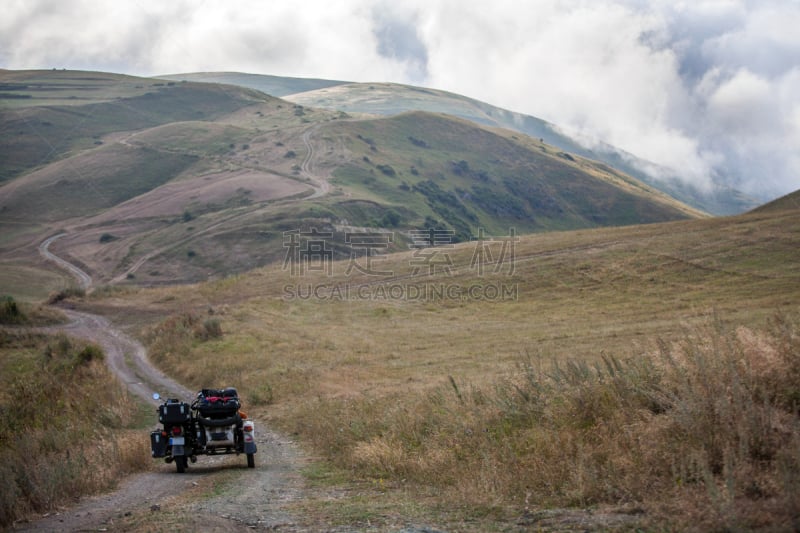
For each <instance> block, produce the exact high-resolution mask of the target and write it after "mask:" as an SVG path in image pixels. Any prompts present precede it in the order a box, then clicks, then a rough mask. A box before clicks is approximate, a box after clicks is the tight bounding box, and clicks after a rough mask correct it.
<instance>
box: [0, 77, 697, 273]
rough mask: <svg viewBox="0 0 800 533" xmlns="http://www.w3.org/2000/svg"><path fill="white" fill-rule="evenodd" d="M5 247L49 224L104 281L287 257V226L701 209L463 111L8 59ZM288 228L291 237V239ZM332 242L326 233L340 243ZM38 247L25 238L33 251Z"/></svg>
mask: <svg viewBox="0 0 800 533" xmlns="http://www.w3.org/2000/svg"><path fill="white" fill-rule="evenodd" d="M2 76H3V79H4V80H5V81H4V82H3V83H4V84H5V88H6V91H7V93H5V94H6V96H7V95H8V94H12V95H14V97H13V98H10V97H8V98H6V99H7V100H8V101H9V102H12V103H13V105H9V106H8V108H7V109H5V110H4V111H3V115H2V122H0V128H2V131H3V132H5V133H4V134H7V135H9V136H10V137H13V140H12V142H10V143H9V145H8V146H4V148H3V150H5V152H4V154H3V155H4V158H3V159H0V161H3V163H2V165H0V167H2V168H0V170H2V172H3V176H4V180H5V181H4V182H3V184H1V185H0V227H2V228H3V236H2V238H0V254H3V255H2V258H3V260H4V261H5V262H6V264H10V265H15V268H17V271H18V272H19V271H20V270H19V268H18V267H19V264H20V261H22V262H23V263H24V262H25V254H28V257H34V256H33V254H34V253H35V244H36V242H37V237H36V235H38V236H39V237H38V240H39V241H40V240H42V239H43V238H44V237H45V236H46V235H47V234H52V232H54V231H61V230H63V229H64V228H67V229H68V233H69V235H68V236H66V237H65V238H63V239H60V240H59V242H58V243H57V245H56V247H57V248H58V249H57V251H59V252H62V253H66V254H68V256H69V257H70V259H72V260H74V261H75V262H77V263H79V264H81V265H83V266H85V267H86V268H87V269H88V270H90V271H91V272H92V274H93V275H94V276H95V277H96V278H97V279H98V280H102V281H106V282H114V283H117V282H122V281H128V282H137V283H166V282H171V281H191V280H201V279H207V278H208V277H209V276H222V275H227V274H230V273H233V272H241V271H244V270H247V269H250V268H254V267H256V266H260V265H264V264H266V263H269V262H272V261H282V260H284V258H285V256H286V254H287V253H288V249H287V244H286V243H287V239H290V238H291V237H287V235H290V233H291V232H295V233H297V234H299V233H309V232H313V231H321V232H324V233H325V234H326V235H329V237H330V239H329V240H330V243H329V244H330V250H326V252H330V253H331V254H332V256H333V257H347V256H348V255H349V253H350V250H349V248H348V247H347V246H346V244H347V242H346V241H347V239H348V238H349V237H348V235H349V234H352V233H353V232H354V231H360V232H368V231H373V232H382V233H383V234H384V235H386V236H387V237H385V238H386V239H387V243H386V244H387V246H388V250H390V251H391V250H395V251H396V250H401V249H404V248H405V247H407V245H408V243H409V240H410V239H411V238H412V237H411V236H410V232H414V231H422V230H429V229H435V230H439V231H441V232H444V234H445V235H446V238H447V239H448V240H449V241H450V242H457V241H463V240H469V239H473V238H477V237H478V236H479V235H480V234H481V233H482V232H484V233H486V234H493V235H501V234H508V233H509V232H512V231H513V232H517V233H525V232H532V231H548V230H554V229H575V228H585V227H597V226H609V225H624V224H640V223H650V222H660V221H667V220H677V219H682V218H692V217H697V216H701V214H700V213H699V212H698V211H696V210H693V209H691V208H688V207H686V206H685V205H683V204H681V203H680V202H677V201H675V200H673V199H672V198H670V197H668V196H666V195H664V194H662V193H659V192H658V191H656V190H655V189H653V188H651V187H649V186H646V185H644V184H642V183H641V182H639V181H637V180H635V179H634V178H631V177H629V176H626V175H624V174H622V173H620V172H617V171H615V170H613V169H611V168H609V167H608V166H606V165H603V164H599V163H596V162H593V161H590V160H586V159H583V158H581V157H579V156H576V155H571V154H569V153H567V152H564V151H561V150H558V149H555V148H554V147H552V146H550V145H548V144H546V143H544V142H542V141H541V140H539V139H534V138H530V137H527V136H524V135H522V134H519V133H517V132H512V131H509V130H504V129H498V128H490V127H488V126H481V125H478V124H476V123H474V122H471V121H466V120H461V119H457V118H454V117H453V116H450V115H443V114H433V113H420V112H417V113H409V114H401V115H397V116H390V117H383V118H377V119H376V118H362V119H358V118H354V117H352V116H349V115H348V114H346V113H343V112H340V111H330V110H324V109H317V108H310V107H306V106H303V105H299V104H293V103H290V102H287V101H284V100H280V99H277V98H274V97H271V96H268V95H266V94H263V93H260V92H257V91H255V90H252V89H246V88H241V87H236V86H230V85H219V84H203V83H194V82H164V81H163V80H154V79H143V78H131V77H127V76H117V75H113V74H101V73H82V72H70V71H52V72H51V71H30V72H10V71H4V72H3V73H2ZM290 244H291V243H290ZM326 244H327V243H326ZM23 250H24V253H23V252H22V251H23Z"/></svg>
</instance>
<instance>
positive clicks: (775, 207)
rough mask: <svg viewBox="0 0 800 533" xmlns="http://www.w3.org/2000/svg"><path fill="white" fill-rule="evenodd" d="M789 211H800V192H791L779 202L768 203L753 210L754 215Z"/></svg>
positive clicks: (779, 199)
mask: <svg viewBox="0 0 800 533" xmlns="http://www.w3.org/2000/svg"><path fill="white" fill-rule="evenodd" d="M787 209H800V190H797V191H794V192H790V193H789V194H787V195H786V196H781V197H780V198H778V199H777V200H773V201H771V202H768V203H766V204H764V205H762V206H759V207H756V208H755V209H753V211H752V212H753V213H765V212H771V211H785V210H787Z"/></svg>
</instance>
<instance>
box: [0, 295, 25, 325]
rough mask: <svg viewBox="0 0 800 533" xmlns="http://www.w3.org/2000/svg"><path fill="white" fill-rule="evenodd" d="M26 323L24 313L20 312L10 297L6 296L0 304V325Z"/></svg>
mask: <svg viewBox="0 0 800 533" xmlns="http://www.w3.org/2000/svg"><path fill="white" fill-rule="evenodd" d="M26 321H27V317H26V316H25V313H23V312H22V309H20V307H19V305H18V304H17V302H16V301H15V300H14V298H13V297H12V296H6V297H4V298H3V299H2V303H0V324H24V323H25V322H26Z"/></svg>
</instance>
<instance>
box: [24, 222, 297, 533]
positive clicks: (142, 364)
mask: <svg viewBox="0 0 800 533" xmlns="http://www.w3.org/2000/svg"><path fill="white" fill-rule="evenodd" d="M62 235H63V234H60V235H56V236H54V237H50V238H49V239H47V240H45V241H44V242H43V243H42V244H41V245H40V247H39V251H40V253H41V255H42V257H44V258H45V259H47V260H49V261H53V262H55V263H56V264H57V265H59V266H60V267H61V268H64V269H66V270H67V271H69V272H70V274H72V275H73V276H74V277H75V278H76V279H78V282H79V283H80V284H81V286H82V287H84V288H89V287H90V286H91V276H89V275H88V274H87V273H86V272H84V271H83V270H81V269H80V268H79V267H77V266H75V265H72V264H71V263H69V262H68V261H66V260H64V259H62V258H60V257H58V256H56V255H55V254H53V253H52V252H50V251H49V246H50V245H51V244H52V243H53V242H54V241H55V240H57V239H58V238H59V237H61V236H62ZM65 313H66V314H67V315H68V316H69V318H70V320H71V322H70V323H69V324H67V325H65V326H59V327H53V328H49V330H50V331H65V332H67V333H69V334H70V335H73V336H76V337H81V338H84V339H88V340H90V341H92V342H95V343H97V344H99V345H100V346H102V347H103V349H104V351H105V353H106V361H107V364H108V366H109V368H110V369H111V370H112V371H113V372H114V374H115V375H116V376H117V377H118V378H119V379H120V380H121V381H122V382H123V383H124V384H125V385H126V386H127V387H128V389H129V390H130V392H131V393H133V394H135V395H136V396H138V397H140V398H142V399H144V400H146V401H148V402H149V403H151V404H152V405H153V408H154V415H153V422H154V427H155V422H156V420H155V418H156V417H155V406H156V405H157V402H155V401H154V400H153V399H152V393H153V391H158V392H159V393H161V394H162V395H170V396H174V397H178V398H183V399H186V400H190V399H191V398H192V397H193V396H194V394H193V393H192V391H190V390H189V389H187V388H186V387H184V386H183V385H181V384H180V383H178V382H177V381H175V380H173V379H171V378H169V377H168V376H166V375H164V374H163V373H162V372H161V371H159V370H158V369H157V368H155V367H154V366H153V365H152V364H150V362H149V361H148V359H147V353H146V350H145V348H144V346H142V345H141V343H139V342H138V341H136V340H135V339H132V338H130V337H129V336H127V335H125V334H124V333H122V332H121V331H119V330H118V329H116V328H115V327H114V326H113V325H112V324H111V323H110V322H109V321H108V320H107V319H106V318H104V317H101V316H97V315H93V314H90V313H85V312H79V311H73V310H67V311H65ZM142 439H147V434H146V432H144V431H143V432H142ZM256 440H257V443H258V453H257V454H256V468H255V469H249V468H247V467H246V464H245V461H244V460H243V458H242V457H236V456H218V457H205V456H204V457H200V458H199V459H198V462H197V463H196V464H194V465H191V467H190V468H189V470H188V471H187V473H186V474H183V475H179V474H177V473H175V468H174V466H172V465H167V464H164V463H163V462H160V461H158V462H157V461H154V465H153V469H152V470H151V471H149V472H145V473H142V474H137V475H133V476H130V477H128V478H126V479H123V480H121V482H120V485H119V487H118V488H117V489H116V490H114V491H113V492H111V493H108V494H104V495H100V496H95V497H90V498H85V499H83V500H81V501H80V502H79V503H77V504H76V505H75V506H74V507H72V508H70V509H67V510H63V511H61V512H57V513H51V514H49V515H47V516H45V517H42V518H41V519H39V520H36V521H33V522H28V523H21V524H17V525H16V527H15V530H16V531H85V530H93V531H105V530H107V529H109V528H111V527H113V526H114V524H119V523H120V522H122V523H124V524H126V525H125V526H124V529H126V530H139V527H137V526H136V524H137V523H142V524H143V525H142V526H141V529H142V530H149V529H151V528H152V516H150V515H151V514H152V513H164V515H163V516H165V517H169V520H170V521H172V520H174V519H175V517H176V516H178V517H182V518H183V520H184V522H182V526H181V527H178V528H177V529H180V530H188V531H191V530H208V531H252V530H253V529H271V530H274V529H280V530H281V531H289V532H293V531H305V528H303V527H301V526H299V525H298V522H297V520H296V519H295V517H293V516H292V515H291V514H290V513H289V512H287V511H286V504H287V503H289V502H292V501H295V500H297V499H299V498H301V497H302V491H303V482H302V479H301V476H300V474H299V470H300V468H301V467H302V465H303V463H304V461H303V459H302V457H301V455H300V453H299V451H298V449H297V448H296V446H295V445H294V443H292V442H291V441H289V440H288V439H287V438H286V437H284V436H282V435H279V434H277V433H275V432H273V431H271V430H270V429H269V428H265V427H264V426H261V425H259V424H258V421H256ZM215 474H216V475H215ZM148 524H149V525H148Z"/></svg>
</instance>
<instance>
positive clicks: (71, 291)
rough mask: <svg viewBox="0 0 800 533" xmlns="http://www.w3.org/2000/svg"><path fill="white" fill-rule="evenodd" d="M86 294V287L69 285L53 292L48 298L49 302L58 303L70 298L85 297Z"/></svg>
mask: <svg viewBox="0 0 800 533" xmlns="http://www.w3.org/2000/svg"><path fill="white" fill-rule="evenodd" d="M84 296H86V291H85V290H84V289H82V288H80V287H67V288H64V289H61V290H59V291H56V292H53V293H51V294H50V296H48V298H47V303H49V304H57V303H58V302H61V301H63V300H66V299H68V298H83V297H84Z"/></svg>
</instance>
